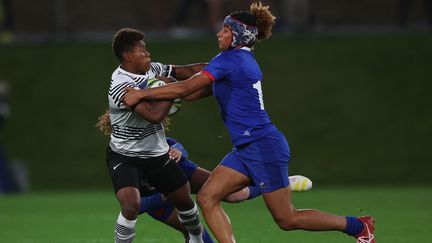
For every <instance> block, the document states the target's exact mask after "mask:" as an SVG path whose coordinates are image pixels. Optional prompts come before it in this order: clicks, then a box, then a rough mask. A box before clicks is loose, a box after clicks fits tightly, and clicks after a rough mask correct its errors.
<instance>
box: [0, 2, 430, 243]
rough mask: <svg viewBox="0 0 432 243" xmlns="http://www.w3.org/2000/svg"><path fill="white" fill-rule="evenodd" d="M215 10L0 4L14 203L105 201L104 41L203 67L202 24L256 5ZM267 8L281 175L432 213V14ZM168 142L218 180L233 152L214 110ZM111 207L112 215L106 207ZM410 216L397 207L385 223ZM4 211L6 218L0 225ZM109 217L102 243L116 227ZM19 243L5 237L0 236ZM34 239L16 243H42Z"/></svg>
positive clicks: (107, 51) (177, 5)
mask: <svg viewBox="0 0 432 243" xmlns="http://www.w3.org/2000/svg"><path fill="white" fill-rule="evenodd" d="M213 1H215V2H216V4H217V5H218V6H219V7H220V11H217V9H216V10H215V9H212V10H209V9H208V5H202V4H200V1H198V0H197V1H192V4H191V5H190V7H188V8H186V9H188V10H187V11H180V12H179V10H181V7H182V4H186V5H187V3H185V2H187V1H185V2H183V1H174V0H165V1H158V0H149V1H138V0H123V1H102V0H93V1H67V0H42V1H24V0H10V1H8V0H2V2H3V3H6V4H4V5H3V7H2V8H1V11H0V12H1V14H0V16H1V19H2V23H3V26H2V27H0V42H1V44H0V79H1V80H3V83H4V84H6V83H7V85H5V87H6V88H4V89H3V88H1V87H3V86H1V85H0V86H1V87H0V91H1V92H0V93H1V97H0V98H1V99H0V101H1V102H2V107H3V105H4V107H6V108H5V110H4V109H3V108H1V110H2V118H5V123H4V126H3V127H2V128H1V131H0V133H1V144H2V147H3V148H2V151H3V153H4V155H5V156H6V157H7V166H8V167H10V168H12V169H11V171H12V172H11V173H10V175H12V177H13V178H15V180H16V181H18V190H22V191H31V192H33V193H41V192H45V191H68V192H69V191H86V190H89V191H95V190H97V191H99V190H101V191H110V190H111V182H110V179H109V176H108V172H107V170H106V168H105V147H106V144H107V142H108V137H105V136H103V135H102V134H101V133H100V132H99V131H98V130H97V129H96V128H95V127H94V124H95V123H96V121H97V117H98V116H99V115H100V114H102V113H103V112H104V110H105V108H106V106H107V98H106V92H107V89H108V84H109V80H110V76H111V73H112V71H113V70H114V69H115V67H116V66H117V65H118V64H117V61H116V60H115V58H114V55H113V54H112V53H111V46H110V44H111V43H110V42H111V38H112V36H113V34H114V33H115V32H116V31H117V30H118V29H119V28H122V27H134V28H137V29H140V30H142V31H144V32H145V33H146V35H147V45H148V48H149V49H150V52H151V54H152V59H153V60H154V61H160V62H163V63H173V64H187V63H193V62H202V61H208V60H210V58H212V57H213V56H214V55H215V54H216V53H217V52H218V50H217V47H216V45H215V37H214V35H215V28H216V26H217V24H218V23H219V22H218V21H215V20H214V19H209V15H212V14H213V15H214V16H219V17H220V18H221V17H223V16H225V15H226V14H229V13H230V12H232V11H235V10H239V9H247V8H248V6H249V4H250V3H251V1H246V0H240V1H227V0H220V1H217V0H208V1H207V2H208V3H210V2H213ZM264 2H265V3H268V4H271V6H272V7H271V10H272V11H273V12H274V13H275V14H276V15H277V17H278V23H277V25H276V27H275V29H274V36H273V37H272V38H271V39H270V40H268V41H266V42H265V43H263V44H262V45H260V44H258V45H257V47H256V50H255V53H256V57H257V59H258V61H259V63H260V65H261V67H262V69H263V73H264V81H265V83H264V96H265V102H266V103H265V105H266V109H267V111H268V113H269V114H270V116H271V117H272V120H273V122H274V123H275V124H276V125H277V126H278V127H279V128H280V130H282V131H283V132H284V133H285V135H286V137H287V138H288V140H289V142H290V146H291V150H292V156H293V159H292V162H291V166H290V173H291V174H303V175H306V176H308V177H309V178H311V179H312V180H313V181H314V186H315V189H316V190H318V193H319V188H326V187H327V188H335V187H346V188H356V187H360V186H361V187H366V188H371V189H372V188H378V189H374V190H375V191H374V193H372V195H375V196H377V195H381V194H383V195H385V194H386V193H387V192H388V191H389V190H388V186H391V187H393V186H397V187H401V186H405V187H401V188H405V189H403V190H402V191H401V192H400V193H393V194H391V199H388V200H387V201H386V200H384V201H381V203H382V204H383V205H382V207H383V208H385V207H386V205H389V204H388V203H389V202H395V201H397V200H400V198H403V197H406V194H407V193H409V191H410V190H409V189H406V188H413V187H420V188H423V189H422V190H420V191H417V192H416V193H415V194H413V195H412V197H414V198H413V199H412V200H413V201H415V200H416V198H417V197H421V198H422V199H423V200H426V201H424V202H429V203H432V201H431V200H432V198H431V195H432V193H431V185H432V177H431V176H430V171H431V169H432V163H431V162H432V155H431V145H432V143H431V142H430V138H431V137H432V126H431V125H432V98H431V94H430V93H431V90H432V71H431V70H432V69H431V64H432V62H431V57H432V35H431V30H432V1H429V0H425V1H422V0H412V1H409V0H381V1H374V0H363V1H342V0H273V1H264ZM213 3H214V2H213ZM8 4H9V7H7V6H8ZM5 6H6V7H5ZM215 11H216V12H215ZM178 18H181V21H179V19H178ZM218 20H220V19H218ZM3 111H5V112H3ZM170 129H171V131H170V132H169V133H168V134H169V135H170V136H173V137H175V138H177V139H178V140H179V141H180V142H182V143H183V144H184V145H185V146H186V148H187V149H188V150H189V154H190V157H191V158H192V159H193V160H194V161H196V162H197V163H198V164H200V165H201V166H203V167H205V168H208V169H212V168H214V167H215V166H216V165H217V163H218V162H219V161H220V160H221V159H222V158H223V156H224V155H225V154H226V153H227V152H228V151H230V150H231V145H230V142H229V138H228V134H227V132H226V130H225V128H224V126H223V124H222V122H221V120H220V118H219V113H218V108H217V106H216V103H215V101H214V100H212V99H205V100H203V101H200V102H196V103H188V102H184V103H183V109H182V111H181V112H180V113H178V114H177V115H175V116H174V117H173V118H172V125H171V127H170ZM2 163H4V164H6V160H4V162H2ZM4 168H5V167H0V169H1V170H2V171H1V172H2V173H4V172H6V170H5V169H4ZM2 176H4V175H3V174H2ZM3 178H5V177H3ZM348 191H350V189H348ZM366 191H368V190H366ZM326 192H327V191H324V192H321V194H319V195H321V196H324V197H325V196H326ZM338 192H339V191H337V190H336V192H334V191H331V192H330V193H329V195H335V194H338ZM311 193H312V192H311ZM366 193H367V192H366ZM0 194H1V193H0ZM42 195H45V194H42ZM49 195H51V194H49ZM56 195H57V194H54V195H52V196H49V197H53V198H56ZM62 195H63V194H62ZM71 195H72V197H73V198H76V197H77V195H78V194H76V193H75V194H71ZM86 195H87V194H86ZM311 195H313V194H311ZM342 195H343V194H342ZM349 195H352V194H349ZM389 195H390V194H389ZM104 196H106V194H104ZM106 197H107V198H109V199H111V200H112V201H110V203H112V204H111V205H110V207H115V205H116V204H115V199H114V197H113V196H112V195H111V194H109V196H106ZM408 197H409V196H408ZM60 198H61V196H60ZM317 198H318V197H317ZM24 199H25V200H31V199H32V196H28V197H26V198H24ZM345 199H346V198H345ZM15 200H18V201H19V198H18V199H16V198H9V199H8V198H7V197H6V198H5V197H1V196H0V223H2V222H3V223H5V222H6V219H8V220H10V219H11V218H13V217H14V215H21V214H20V213H19V212H22V210H21V209H22V208H25V207H26V206H25V203H24V202H22V201H21V202H22V204H23V205H21V204H20V203H16V201H15ZM46 200H50V199H49V198H48V199H46ZM52 200H53V201H51V203H53V202H54V201H55V199H52ZM312 200H314V199H312ZM316 200H319V199H316ZM316 200H315V202H316ZM341 200H343V199H338V200H337V202H335V203H337V204H338V203H339V202H340V201H341ZM353 200H354V201H355V199H353ZM65 201H66V202H68V201H70V199H65ZM307 201H308V200H305V202H307ZM35 202H36V203H41V202H40V201H38V199H36V200H35ZM374 202H377V201H374ZM97 203H98V204H100V202H99V201H98V202H97ZM377 203H378V202H377ZM406 203H407V204H409V203H412V202H411V201H407V202H406ZM12 204H13V205H15V208H12V207H11V205H12ZM45 204H46V202H44V203H41V205H45ZM53 204H55V203H53ZM407 204H405V202H404V201H401V207H400V208H397V209H396V208H393V209H394V211H393V212H395V211H397V210H401V211H402V210H404V209H405V208H404V207H405V206H407ZM48 205H50V204H49V203H48ZM74 205H75V204H73V205H72V206H71V207H72V208H73V207H74ZM306 205H309V204H306ZM328 205H332V203H330V202H329V203H328ZM425 205H430V204H427V203H425ZM75 206H76V205H75ZM310 206H311V207H316V206H318V205H314V204H311V205H310ZM413 206H414V207H415V205H413ZM423 206H424V205H421V206H419V208H422V209H425V208H424V207H423ZM2 208H3V213H4V212H6V211H8V212H9V216H10V217H5V218H3V221H2V220H1V214H2V212H1V211H2ZM36 208H37V207H36ZM43 208H44V206H41V207H40V209H41V212H43ZM261 209H262V211H264V209H263V208H261ZM323 209H325V208H323ZM57 210H59V211H62V210H60V209H57ZM425 210H426V211H424V210H420V211H421V212H418V213H417V214H416V215H417V216H419V217H430V216H431V211H430V208H429V209H425ZM105 211H108V210H105ZM333 211H335V212H338V210H337V207H336V208H335V210H333ZM24 212H25V211H24ZM55 212H57V211H54V213H55ZM108 212H109V216H108V217H107V222H108V224H109V227H108V230H109V232H111V228H110V227H111V223H112V222H111V221H112V220H111V219H114V217H115V216H113V215H114V214H112V215H111V214H110V213H112V210H111V211H108ZM349 213H352V212H351V211H349ZM354 213H355V212H354ZM371 213H375V214H378V215H379V213H377V212H374V211H372V212H371ZM388 213H389V214H391V212H388ZM422 213H424V214H423V215H422ZM25 214H26V213H24V215H21V216H22V217H25ZM4 215H6V216H7V215H8V214H4ZM101 217H104V216H101ZM383 217H384V216H383ZM408 217H409V216H406V217H405V218H404V219H406V218H408ZM417 219H418V218H417ZM104 220H105V218H104ZM425 222H427V223H428V224H429V225H430V222H429V221H425ZM33 223H35V224H37V222H31V224H33ZM388 223H389V225H391V224H392V221H390V220H389V222H388ZM0 225H1V224H0ZM23 227H25V226H23ZM252 227H253V226H252ZM271 230H272V231H277V229H276V228H274V229H271ZM105 231H107V229H105ZM3 232H6V231H3ZM1 234H2V233H0V235H1ZM16 234H19V232H14V231H13V230H12V231H10V232H9V233H8V236H10V237H11V239H12V237H13V235H16ZM108 234H110V233H108ZM43 236H44V235H42V236H38V237H40V238H41V240H40V241H37V240H36V241H25V239H26V238H23V241H17V242H48V241H43V240H42V239H43ZM36 238H37V237H36ZM6 239H8V238H7V237H6ZM252 239H253V238H252ZM255 239H257V238H255ZM294 239H298V240H304V239H303V238H302V237H300V236H299V238H295V237H294ZM317 239H319V238H313V239H312V240H310V241H307V240H305V241H304V242H319V241H318V240H317ZM0 241H1V240H0ZM426 241H427V240H425V239H424V238H422V239H420V240H418V241H409V240H408V241H406V240H405V241H396V240H394V239H392V241H391V242H426ZM8 242H12V241H8ZM50 242H57V241H55V240H53V241H50ZM58 242H60V241H58ZM62 242H64V241H62ZM71 242H76V241H71ZM80 242H84V241H80ZM93 242H95V241H93ZM259 242H261V241H259ZM262 242H265V241H262ZM275 242H276V241H275ZM323 242H328V241H323ZM332 242H339V241H337V240H335V241H332ZM342 242H343V241H342ZM387 242H390V241H387Z"/></svg>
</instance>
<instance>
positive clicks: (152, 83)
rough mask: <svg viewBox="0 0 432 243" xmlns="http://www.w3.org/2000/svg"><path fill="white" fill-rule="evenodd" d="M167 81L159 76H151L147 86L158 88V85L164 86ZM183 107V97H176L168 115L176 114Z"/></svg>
mask: <svg viewBox="0 0 432 243" xmlns="http://www.w3.org/2000/svg"><path fill="white" fill-rule="evenodd" d="M164 85H165V82H164V81H162V80H159V79H157V78H151V79H149V80H147V88H156V87H160V86H164ZM180 109H181V99H175V100H174V101H173V104H172V106H171V108H170V110H169V112H168V116H172V115H174V114H176V113H177V112H179V111H180Z"/></svg>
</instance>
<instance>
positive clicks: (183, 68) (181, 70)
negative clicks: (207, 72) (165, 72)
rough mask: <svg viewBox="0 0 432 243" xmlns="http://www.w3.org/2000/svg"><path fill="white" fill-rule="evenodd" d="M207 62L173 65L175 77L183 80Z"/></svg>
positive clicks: (199, 69) (198, 70)
mask: <svg viewBox="0 0 432 243" xmlns="http://www.w3.org/2000/svg"><path fill="white" fill-rule="evenodd" d="M205 66H207V63H194V64H189V65H175V66H174V69H175V78H176V79H178V80H185V79H188V78H190V77H192V76H193V75H195V74H197V73H198V72H200V71H201V70H202V69H203V68H204V67H205Z"/></svg>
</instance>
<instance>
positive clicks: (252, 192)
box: [248, 186, 261, 200]
mask: <svg viewBox="0 0 432 243" xmlns="http://www.w3.org/2000/svg"><path fill="white" fill-rule="evenodd" d="M248 188H249V192H250V194H249V197H248V200H249V199H253V198H256V197H258V196H259V195H261V189H260V188H259V186H248Z"/></svg>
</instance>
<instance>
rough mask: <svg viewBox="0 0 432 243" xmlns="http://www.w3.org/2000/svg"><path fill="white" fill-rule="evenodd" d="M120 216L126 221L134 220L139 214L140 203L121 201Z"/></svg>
mask: <svg viewBox="0 0 432 243" xmlns="http://www.w3.org/2000/svg"><path fill="white" fill-rule="evenodd" d="M120 204H121V209H122V214H123V216H124V217H125V218H127V219H134V218H136V217H137V215H138V213H139V208H140V203H139V201H136V200H123V201H121V202H120Z"/></svg>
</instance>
